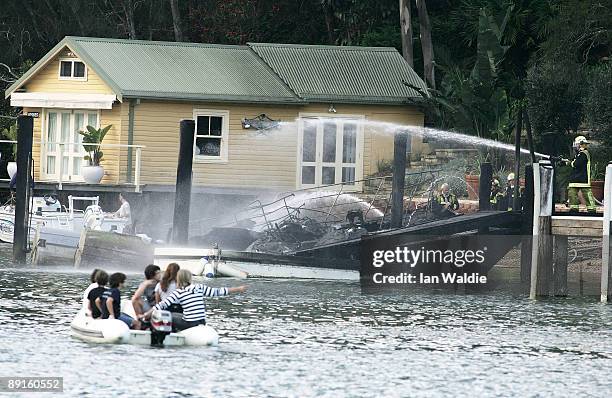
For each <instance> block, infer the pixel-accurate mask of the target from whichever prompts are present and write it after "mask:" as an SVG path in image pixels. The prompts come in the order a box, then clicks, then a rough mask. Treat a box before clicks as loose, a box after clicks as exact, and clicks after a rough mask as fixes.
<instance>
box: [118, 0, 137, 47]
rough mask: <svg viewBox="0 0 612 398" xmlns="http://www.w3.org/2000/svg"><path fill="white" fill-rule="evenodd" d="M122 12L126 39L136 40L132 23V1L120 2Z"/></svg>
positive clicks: (134, 25)
mask: <svg viewBox="0 0 612 398" xmlns="http://www.w3.org/2000/svg"><path fill="white" fill-rule="evenodd" d="M121 4H122V6H123V12H124V14H125V25H126V26H125V27H126V29H127V33H128V38H129V39H136V23H135V22H134V2H133V1H132V0H122V2H121Z"/></svg>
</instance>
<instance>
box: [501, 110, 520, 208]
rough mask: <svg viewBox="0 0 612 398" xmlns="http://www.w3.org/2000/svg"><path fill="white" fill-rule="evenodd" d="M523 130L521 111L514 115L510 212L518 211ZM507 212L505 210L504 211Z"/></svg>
mask: <svg viewBox="0 0 612 398" xmlns="http://www.w3.org/2000/svg"><path fill="white" fill-rule="evenodd" d="M522 129H523V111H522V110H519V111H518V114H517V115H516V134H515V136H514V192H512V203H509V204H511V205H512V210H514V211H518V210H520V208H519V207H520V203H521V202H520V200H519V183H520V179H519V176H520V173H521V130H522ZM504 210H507V209H504Z"/></svg>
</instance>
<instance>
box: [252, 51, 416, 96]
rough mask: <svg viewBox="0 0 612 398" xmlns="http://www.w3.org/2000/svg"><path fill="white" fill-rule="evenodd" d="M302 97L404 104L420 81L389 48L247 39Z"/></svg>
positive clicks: (398, 55)
mask: <svg viewBox="0 0 612 398" xmlns="http://www.w3.org/2000/svg"><path fill="white" fill-rule="evenodd" d="M249 46H250V47H251V48H252V49H253V50H254V51H255V52H256V53H257V54H259V56H260V57H261V58H262V59H263V60H264V61H265V62H266V63H267V64H268V65H270V67H271V68H272V69H273V70H274V71H275V72H276V73H277V74H278V75H279V76H280V77H281V79H283V81H284V82H285V83H287V84H288V85H289V87H291V89H292V90H293V91H294V92H295V93H296V94H297V95H298V96H299V97H301V98H303V99H305V100H308V101H318V100H344V101H348V102H360V103H363V102H367V103H370V102H381V103H396V102H407V100H408V99H409V98H420V97H421V96H420V95H419V94H418V93H417V92H416V91H415V90H414V89H412V88H409V87H407V86H406V85H405V84H403V83H402V82H403V81H405V82H408V83H410V84H412V85H414V86H416V87H420V88H421V89H423V91H425V92H427V88H426V86H425V83H424V82H423V80H421V78H419V76H418V75H417V74H416V73H415V72H414V70H412V68H410V66H408V64H407V63H406V62H405V61H404V59H403V58H402V56H401V55H400V54H399V53H398V52H397V50H396V49H394V48H385V47H336V46H308V45H295V44H266V43H249Z"/></svg>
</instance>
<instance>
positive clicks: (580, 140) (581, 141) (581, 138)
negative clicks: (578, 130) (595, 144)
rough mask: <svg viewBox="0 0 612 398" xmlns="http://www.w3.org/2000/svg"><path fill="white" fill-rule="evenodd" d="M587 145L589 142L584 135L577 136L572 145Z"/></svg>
mask: <svg viewBox="0 0 612 398" xmlns="http://www.w3.org/2000/svg"><path fill="white" fill-rule="evenodd" d="M588 143H589V141H588V140H587V139H586V137H585V136H584V135H579V136H578V137H576V138H575V139H574V144H576V145H581V144H588Z"/></svg>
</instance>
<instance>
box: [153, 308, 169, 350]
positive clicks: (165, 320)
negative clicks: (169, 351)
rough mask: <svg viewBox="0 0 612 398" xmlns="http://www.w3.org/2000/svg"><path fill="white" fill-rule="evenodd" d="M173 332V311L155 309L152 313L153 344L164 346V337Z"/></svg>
mask: <svg viewBox="0 0 612 398" xmlns="http://www.w3.org/2000/svg"><path fill="white" fill-rule="evenodd" d="M171 332H172V313H171V312H170V311H161V310H155V311H153V313H152V314H151V345H152V346H163V345H164V339H165V338H166V336H167V335H169V334H170V333H171Z"/></svg>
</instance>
